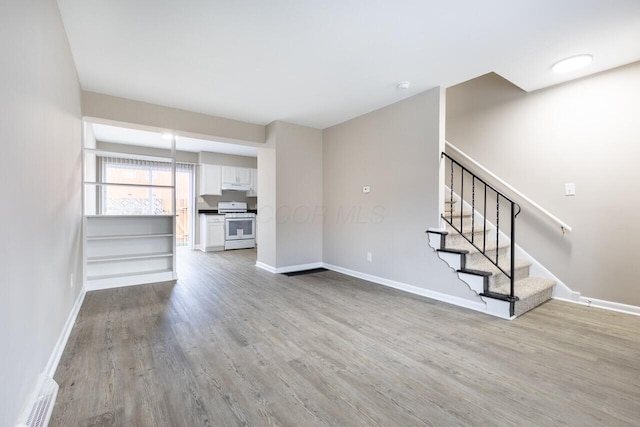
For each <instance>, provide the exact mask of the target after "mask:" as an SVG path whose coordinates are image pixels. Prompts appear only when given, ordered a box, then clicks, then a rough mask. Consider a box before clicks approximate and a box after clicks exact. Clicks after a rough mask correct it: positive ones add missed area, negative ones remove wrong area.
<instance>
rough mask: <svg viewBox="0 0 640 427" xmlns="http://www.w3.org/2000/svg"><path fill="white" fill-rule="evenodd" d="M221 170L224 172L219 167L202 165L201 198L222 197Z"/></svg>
mask: <svg viewBox="0 0 640 427" xmlns="http://www.w3.org/2000/svg"><path fill="white" fill-rule="evenodd" d="M220 169H222V170H223V171H224V167H222V168H221V167H220V166H218V165H204V164H203V165H200V191H199V194H200V196H220V195H222V189H221V184H222V180H221V172H220Z"/></svg>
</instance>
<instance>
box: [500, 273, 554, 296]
mask: <svg viewBox="0 0 640 427" xmlns="http://www.w3.org/2000/svg"><path fill="white" fill-rule="evenodd" d="M555 284H556V282H555V281H554V280H550V279H542V278H540V277H527V278H526V279H521V280H517V281H516V283H515V284H514V287H515V290H516V296H517V297H518V298H519V299H520V300H524V299H525V298H528V297H530V296H532V295H535V294H537V293H540V292H542V291H544V290H546V289H549V288H551V287H553V286H555ZM491 292H497V293H501V294H508V293H509V284H505V285H502V286H497V287H495V288H492V289H491Z"/></svg>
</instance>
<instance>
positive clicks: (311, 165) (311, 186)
mask: <svg viewBox="0 0 640 427" xmlns="http://www.w3.org/2000/svg"><path fill="white" fill-rule="evenodd" d="M276 166H277V168H276V182H277V189H276V194H277V210H276V218H277V234H276V245H277V248H276V251H277V256H276V259H277V260H276V266H277V267H286V266H291V265H301V264H309V263H316V262H322V193H323V189H322V131H320V130H318V129H313V128H309V127H303V126H296V125H292V124H289V123H284V122H277V149H276ZM258 189H260V186H258Z"/></svg>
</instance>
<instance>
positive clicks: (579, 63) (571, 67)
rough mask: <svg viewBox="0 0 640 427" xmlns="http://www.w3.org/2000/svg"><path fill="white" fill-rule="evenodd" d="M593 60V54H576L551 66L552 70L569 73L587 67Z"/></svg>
mask: <svg viewBox="0 0 640 427" xmlns="http://www.w3.org/2000/svg"><path fill="white" fill-rule="evenodd" d="M591 61H593V56H591V55H587V54H584V55H576V56H572V57H570V58H566V59H563V60H561V61H558V62H556V63H555V64H553V67H551V70H552V71H553V72H554V73H568V72H570V71H575V70H578V69H580V68H582V67H586V66H587V65H589V64H591Z"/></svg>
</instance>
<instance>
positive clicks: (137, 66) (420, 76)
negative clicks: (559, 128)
mask: <svg viewBox="0 0 640 427" xmlns="http://www.w3.org/2000/svg"><path fill="white" fill-rule="evenodd" d="M58 5H59V7H60V11H61V14H62V17H63V21H64V25H65V28H66V30H67V34H68V37H69V41H70V44H71V49H72V52H73V55H74V58H75V62H76V66H77V69H78V74H79V76H80V81H81V84H82V87H83V89H84V90H88V91H94V92H99V93H105V94H109V95H114V96H120V97H124V98H130V99H135V100H140V101H145V102H150V103H154V104H159V105H166V106H170V107H176V108H182V109H185V110H190V111H196V112H201V113H206V114H212V115H217V116H222V117H228V118H233V119H238V120H245V121H249V122H254V123H259V124H267V123H270V122H272V121H274V120H283V121H287V122H291V123H296V124H301V125H307V126H312V127H316V128H321V129H322V128H325V127H328V126H331V125H334V124H337V123H340V122H342V121H345V120H348V119H350V118H353V117H356V116H358V115H361V114H363V113H365V112H368V111H371V110H374V109H377V108H380V107H382V106H385V105H388V104H390V103H393V102H396V101H398V100H400V99H403V98H406V97H408V96H411V95H414V94H416V93H418V92H421V91H424V90H426V89H429V88H432V87H434V86H438V85H441V86H444V87H448V86H452V85H454V84H457V83H461V82H463V81H466V80H469V79H471V78H474V77H477V76H479V75H482V74H485V73H488V72H491V71H493V72H496V73H498V74H500V75H502V76H503V77H505V78H506V79H508V80H510V81H512V82H513V83H514V84H516V85H518V86H520V87H522V88H523V89H525V90H535V89H539V88H543V87H546V86H550V85H554V84H557V83H560V82H563V81H566V80H571V79H574V78H577V77H581V76H584V75H588V74H592V73H595V72H599V71H603V70H606V69H610V68H613V67H617V66H620V65H624V64H627V63H631V62H634V61H637V60H640V1H639V0H517V1H514V0H484V1H478V0H448V1H442V0H437V1H436V0H431V1H429V0H393V1H392V0H379V1H370V0H322V1H319V0H305V1H301V0H268V1H267V0H235V1H232V0H227V1H225V0H208V1H205V0H180V1H157V0H58ZM582 53H590V54H592V55H594V58H595V59H594V62H593V63H592V64H591V65H590V66H589V67H587V68H586V69H584V70H581V71H579V72H574V73H569V74H564V75H556V74H553V73H552V72H551V71H550V67H551V65H552V64H553V63H554V62H556V61H557V60H559V59H562V58H565V57H568V56H573V55H576V54H582ZM401 80H409V81H411V87H410V88H409V89H408V90H404V91H400V90H398V89H397V88H396V83H397V82H399V81H401Z"/></svg>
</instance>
